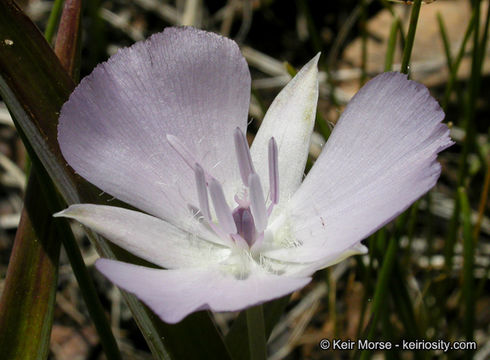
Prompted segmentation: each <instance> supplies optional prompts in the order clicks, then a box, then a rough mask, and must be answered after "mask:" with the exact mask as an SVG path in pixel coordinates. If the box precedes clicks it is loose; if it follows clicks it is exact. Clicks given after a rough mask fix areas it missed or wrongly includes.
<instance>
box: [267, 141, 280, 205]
mask: <svg viewBox="0 0 490 360" xmlns="http://www.w3.org/2000/svg"><path fill="white" fill-rule="evenodd" d="M268 150H269V189H270V196H271V202H272V204H274V205H275V204H277V203H278V202H279V164H278V159H277V143H276V140H275V139H274V138H273V137H271V139H270V140H269V149H268Z"/></svg>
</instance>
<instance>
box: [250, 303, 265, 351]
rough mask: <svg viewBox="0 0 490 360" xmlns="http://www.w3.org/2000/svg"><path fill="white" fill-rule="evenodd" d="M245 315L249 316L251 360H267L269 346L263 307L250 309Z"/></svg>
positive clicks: (258, 306)
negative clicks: (266, 337)
mask: <svg viewBox="0 0 490 360" xmlns="http://www.w3.org/2000/svg"><path fill="white" fill-rule="evenodd" d="M245 313H246V315H247V329H248V342H249V347H248V350H249V352H250V360H265V359H267V346H266V340H265V325H264V312H263V310H262V305H257V306H253V307H251V308H248V309H247V310H245Z"/></svg>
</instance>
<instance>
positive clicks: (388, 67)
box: [385, 18, 400, 71]
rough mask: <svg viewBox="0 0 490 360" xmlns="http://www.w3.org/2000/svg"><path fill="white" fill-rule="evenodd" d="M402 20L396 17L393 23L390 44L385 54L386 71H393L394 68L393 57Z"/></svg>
mask: <svg viewBox="0 0 490 360" xmlns="http://www.w3.org/2000/svg"><path fill="white" fill-rule="evenodd" d="M399 24H400V20H399V19H398V18H395V19H394V20H393V22H392V23H391V28H390V36H389V38H388V46H387V48H386V56H385V71H391V70H392V69H393V59H394V57H395V51H396V36H397V34H398V26H399Z"/></svg>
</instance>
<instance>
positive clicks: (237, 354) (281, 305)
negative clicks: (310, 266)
mask: <svg viewBox="0 0 490 360" xmlns="http://www.w3.org/2000/svg"><path fill="white" fill-rule="evenodd" d="M288 303H289V295H288V296H284V297H282V298H280V299H277V300H274V301H270V302H268V303H266V304H264V306H263V311H264V324H265V338H266V339H268V338H269V336H270V335H271V333H272V330H273V329H274V326H275V325H276V324H277V322H278V321H279V319H280V317H281V315H282V314H283V312H284V309H285V308H286V306H287V304H288ZM248 344H249V340H248V332H247V316H246V312H245V311H242V312H241V313H240V315H239V316H238V317H237V318H236V319H235V322H234V323H233V326H232V327H231V329H230V331H229V332H228V334H227V335H226V345H228V349H230V352H231V355H232V358H233V360H248V359H250V350H249V347H248Z"/></svg>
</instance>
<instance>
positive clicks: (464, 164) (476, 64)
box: [444, 1, 481, 271]
mask: <svg viewBox="0 0 490 360" xmlns="http://www.w3.org/2000/svg"><path fill="white" fill-rule="evenodd" d="M474 14H475V24H474V29H475V30H476V29H479V28H480V2H479V1H477V2H476V4H475V8H474ZM479 43H480V42H479V32H478V31H473V56H472V64H471V76H470V81H469V84H468V92H467V93H468V96H467V98H466V107H465V117H464V128H465V132H466V137H465V140H464V143H463V150H462V152H461V156H460V158H459V165H458V166H459V168H458V187H460V186H463V184H464V183H465V180H466V177H467V176H468V161H467V159H468V155H469V154H470V150H471V149H472V147H473V146H474V137H475V126H474V118H475V109H476V98H477V95H478V90H479V84H480V77H481V69H480V47H479ZM460 210H461V204H460V202H459V196H456V198H455V201H454V210H453V214H452V217H451V222H450V225H449V233H448V237H447V241H446V247H445V249H444V259H445V267H446V270H447V271H450V270H451V268H452V263H453V255H454V244H455V242H456V235H457V230H458V226H459V213H460Z"/></svg>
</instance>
